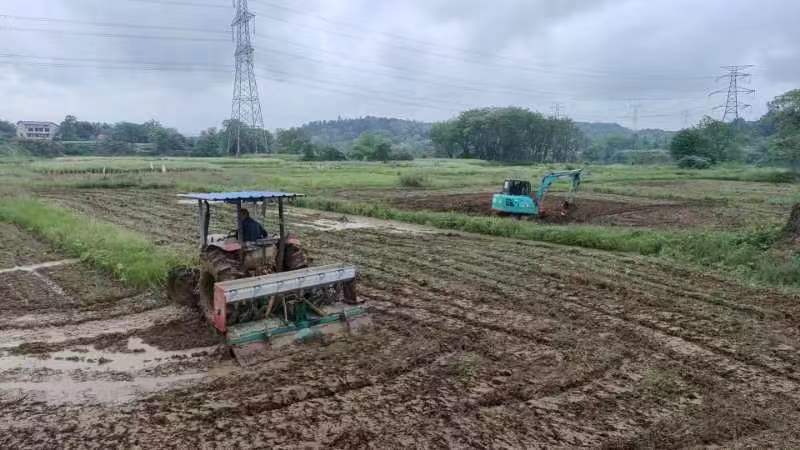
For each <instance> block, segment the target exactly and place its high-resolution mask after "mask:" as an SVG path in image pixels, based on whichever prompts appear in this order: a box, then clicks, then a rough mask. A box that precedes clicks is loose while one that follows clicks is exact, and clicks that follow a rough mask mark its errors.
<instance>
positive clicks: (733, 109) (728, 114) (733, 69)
mask: <svg viewBox="0 0 800 450" xmlns="http://www.w3.org/2000/svg"><path fill="white" fill-rule="evenodd" d="M750 67H753V66H752V65H744V66H722V68H723V69H725V70H727V71H728V73H726V74H725V75H721V76H719V77H718V78H717V81H719V80H722V79H724V78H727V79H728V90H727V93H728V97H727V99H726V100H725V104H724V105H719V106H717V107H715V108H714V109H715V110H717V109H723V110H724V112H723V113H722V121H723V122H725V121H726V120H728V119H729V118H733V120H734V121H736V120H737V119H739V111H744V110H745V109H747V108H749V107H750V105H748V104H745V103H740V102H739V94H753V93H755V92H756V91H755V89H749V88H744V87H741V86H739V85H740V81H741V82H745V81H749V80H750V74H749V73H745V72H744V70H745V69H748V68H750ZM724 92H726V91H725V90H724V89H719V90H716V91H714V92H712V93H710V94H708V95H709V96H712V95H715V94H722V93H724Z"/></svg>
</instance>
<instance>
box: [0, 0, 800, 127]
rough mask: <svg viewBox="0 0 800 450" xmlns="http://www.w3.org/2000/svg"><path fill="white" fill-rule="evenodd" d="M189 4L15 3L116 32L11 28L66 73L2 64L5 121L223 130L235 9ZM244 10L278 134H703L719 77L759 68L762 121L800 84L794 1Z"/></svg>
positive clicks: (431, 3) (362, 4) (10, 9)
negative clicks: (520, 115) (553, 110)
mask: <svg viewBox="0 0 800 450" xmlns="http://www.w3.org/2000/svg"><path fill="white" fill-rule="evenodd" d="M191 1H193V2H196V3H203V4H206V5H208V4H213V5H217V6H219V7H216V8H214V7H200V6H197V7H185V6H177V5H174V4H170V3H169V2H168V1H164V2H158V1H155V2H142V1H133V0H117V1H114V2H108V1H101V0H81V1H67V0H6V1H5V2H3V4H2V5H0V15H2V14H6V15H12V16H13V15H17V16H32V17H50V18H59V19H66V20H71V21H82V22H103V23H114V24H117V25H115V26H104V27H101V26H91V25H87V24H80V23H59V22H47V21H26V20H19V19H14V18H0V38H2V41H0V42H2V44H0V53H2V54H5V55H8V54H16V55H25V56H39V57H53V58H64V59H60V60H59V59H28V58H16V57H15V58H9V57H0V63H9V62H12V63H13V64H1V65H0V117H2V118H4V119H9V120H22V119H47V120H54V121H57V120H60V119H61V118H62V117H63V116H64V115H66V114H76V115H78V116H79V117H81V118H83V119H87V120H95V121H101V120H102V121H109V122H114V121H120V120H133V121H144V120H148V119H151V118H155V119H157V120H159V121H161V122H162V123H164V124H168V125H172V126H177V127H178V128H180V129H181V130H182V131H184V132H187V133H196V132H198V131H199V130H201V129H203V128H206V127H209V126H218V125H219V123H220V122H221V121H222V120H224V119H225V118H226V117H227V116H228V114H229V110H230V96H231V85H232V78H233V77H232V73H231V72H230V71H231V70H232V65H233V56H232V53H233V43H232V42H231V41H230V36H229V34H227V33H226V31H227V30H229V24H230V21H231V18H232V15H233V11H232V8H230V6H229V5H230V3H229V1H227V0H202V1H201V0H191ZM251 8H252V9H253V10H254V11H256V12H257V13H258V14H259V17H258V18H257V25H256V29H257V34H258V37H257V39H256V40H255V45H256V49H257V54H256V58H257V66H258V69H257V71H258V74H259V77H260V79H259V83H260V86H259V87H260V92H261V97H262V103H263V109H264V119H265V122H266V124H267V126H268V127H269V128H276V127H286V126H291V125H296V124H299V123H302V122H303V121H307V120H316V119H326V118H335V117H337V116H346V117H352V116H359V115H366V114H372V115H388V116H398V117H406V118H415V119H420V120H441V119H445V118H448V117H450V116H452V115H454V114H455V113H457V112H458V111H459V110H462V109H465V108H468V107H476V106H486V105H520V106H525V107H529V108H532V109H537V110H540V111H543V112H547V111H549V108H550V106H551V105H552V103H553V102H560V103H562V104H563V105H564V106H565V107H566V110H567V113H568V114H570V115H571V116H573V117H574V118H575V119H577V120H597V121H600V120H603V121H618V122H622V123H626V124H630V121H629V119H627V118H626V117H627V116H629V115H630V111H631V105H634V104H638V105H640V116H641V118H640V122H639V124H640V126H642V127H666V128H677V127H679V126H681V125H682V122H683V115H682V112H683V111H684V110H688V112H689V114H690V118H691V120H693V121H694V120H697V119H699V118H700V117H701V116H702V115H703V114H709V113H710V108H711V107H712V106H713V105H714V104H715V102H717V101H721V99H713V98H712V99H708V97H707V93H708V92H710V91H711V90H714V89H716V88H720V87H724V86H723V84H722V83H719V84H718V83H716V82H715V81H714V79H713V77H714V76H715V75H718V74H720V73H721V69H719V66H721V65H727V64H744V63H752V64H756V65H757V66H756V67H755V68H753V70H752V73H753V75H754V76H753V83H752V86H751V87H753V88H755V89H757V91H758V92H757V95H756V96H755V97H753V98H750V99H748V101H749V102H751V103H753V105H754V110H753V111H752V113H751V117H756V116H757V115H758V114H760V113H763V111H764V104H765V103H766V102H767V101H768V100H769V99H771V98H772V97H774V96H775V95H778V94H780V93H781V92H782V91H784V90H786V89H790V88H793V87H798V86H800V58H798V56H800V27H797V26H796V24H795V21H796V18H797V17H800V3H799V2H795V1H793V0H765V1H762V2H759V3H755V2H746V1H744V0H727V1H725V0H708V1H704V2H696V1H690V0H624V1H613V0H603V1H579V0H569V1H558V2H553V1H549V0H535V1H534V0H498V1H496V2H493V3H487V2H479V1H477V0H463V1H458V2H456V1H452V0H409V1H407V2H375V1H372V0H336V1H334V0H329V1H322V0H317V1H312V2H305V3H303V4H296V3H290V2H286V1H285V0H251ZM123 25H128V26H123ZM146 27H176V28H190V29H197V30H204V31H202V32H199V31H185V30H177V29H152V28H146ZM22 29H35V30H39V31H28V30H22ZM44 30H50V31H44ZM54 30H64V31H68V32H69V33H57V32H54ZM81 33H98V34H104V35H105V36H94V35H86V34H81ZM122 35H128V36H127V37H124V36H122ZM159 36H160V37H161V38H157V39H146V38H147V37H159ZM177 38H182V39H185V40H181V39H177ZM79 59H84V60H85V61H79ZM113 61H138V63H136V64H135V65H134V66H135V70H133V69H132V68H131V67H130V66H131V64H130V63H125V64H122V63H114V62H113ZM143 62H147V63H151V65H149V66H144V65H143ZM23 63H24V64H23ZM33 63H37V64H33ZM153 64H154V65H153ZM169 64H191V65H193V67H194V70H191V71H186V70H182V71H176V70H167V69H175V68H176V66H172V65H169ZM72 66H81V67H72ZM114 67H115V68H114ZM145 68H146V69H150V70H143V69H145ZM183 68H188V67H187V66H183Z"/></svg>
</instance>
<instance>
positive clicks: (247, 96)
mask: <svg viewBox="0 0 800 450" xmlns="http://www.w3.org/2000/svg"><path fill="white" fill-rule="evenodd" d="M233 6H234V8H236V15H235V16H234V18H233V22H232V23H231V28H232V29H233V40H234V42H236V51H235V53H234V56H235V59H236V75H235V78H234V81H233V106H232V107H231V123H230V125H229V126H228V133H229V134H228V151H230V145H231V143H233V145H235V146H236V156H237V157H238V156H239V155H240V154H241V134H242V126H246V127H248V128H250V129H251V130H253V131H254V132H257V133H260V134H262V135H263V139H264V143H265V145H266V143H267V133H266V131H265V130H264V118H263V116H262V115H261V100H259V98H258V83H257V81H256V74H255V66H254V64H253V53H255V50H254V49H253V44H252V42H251V38H252V37H253V36H254V35H255V27H254V20H255V17H256V15H255V14H253V13H252V12H250V10H249V9H248V8H247V0H233ZM259 138H261V136H259Z"/></svg>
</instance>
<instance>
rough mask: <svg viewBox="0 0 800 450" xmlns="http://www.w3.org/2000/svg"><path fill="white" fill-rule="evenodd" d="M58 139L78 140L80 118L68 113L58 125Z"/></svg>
mask: <svg viewBox="0 0 800 450" xmlns="http://www.w3.org/2000/svg"><path fill="white" fill-rule="evenodd" d="M56 139H59V140H62V141H77V140H78V118H77V117H75V116H71V115H68V116H66V117H64V120H63V121H61V125H59V126H58V133H57V134H56Z"/></svg>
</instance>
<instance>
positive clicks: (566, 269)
mask: <svg viewBox="0 0 800 450" xmlns="http://www.w3.org/2000/svg"><path fill="white" fill-rule="evenodd" d="M393 246H395V247H402V248H406V249H410V250H412V251H413V250H414V247H413V246H412V245H409V244H401V245H397V244H393ZM454 252H455V253H451V256H452V255H453V254H456V255H463V252H460V251H459V250H457V249H456V250H454ZM444 254H445V253H443V255H444ZM525 256H526V257H528V258H529V259H531V260H532V261H533V258H531V257H532V256H534V255H525ZM467 258H470V260H469V261H466V260H465V259H464V258H463V257H462V258H461V259H460V260H459V261H460V262H461V263H463V264H468V263H469V262H472V261H473V260H475V259H476V258H483V259H484V260H485V261H486V263H487V264H493V265H497V264H498V261H502V262H503V263H505V264H504V267H503V268H504V269H505V270H507V271H508V272H509V273H513V272H516V271H519V270H525V271H527V272H530V271H529V270H528V269H527V268H526V267H525V265H521V264H519V262H518V261H516V260H513V259H510V257H509V256H508V255H506V254H505V252H500V253H498V254H486V253H485V252H482V254H480V255H474V254H469V255H468V256H467ZM547 261H548V263H555V264H554V265H555V266H556V267H559V268H561V269H562V270H560V271H555V272H554V271H552V270H550V272H551V273H556V274H569V276H572V277H573V278H574V279H575V280H577V281H579V282H581V284H586V283H596V284H599V285H604V286H607V287H609V288H612V287H614V288H615V289H617V290H620V289H622V290H626V292H637V293H639V294H640V295H641V296H644V297H650V298H652V299H653V300H655V301H657V302H658V304H654V305H652V306H657V307H659V308H660V309H672V310H673V311H677V312H678V313H680V314H681V315H685V312H686V311H685V309H682V308H678V305H675V302H674V301H666V300H665V299H664V298H663V297H657V296H653V295H651V294H650V292H648V291H646V290H641V289H638V288H631V287H629V286H627V285H623V286H619V284H620V283H618V281H617V280H613V279H612V278H607V279H605V280H603V279H602V278H599V277H598V278H597V279H589V278H587V277H585V276H583V275H580V272H581V270H583V271H588V272H595V273H597V274H598V275H606V276H608V277H617V279H619V276H623V277H624V276H625V275H624V274H616V273H614V274H612V273H609V272H607V271H605V270H602V269H597V268H594V267H587V266H584V267H575V266H574V265H572V264H570V262H569V261H561V260H558V259H548V260H547ZM528 265H536V266H537V267H538V268H539V269H538V270H540V271H543V270H547V269H546V268H545V267H544V266H543V265H542V264H541V263H538V262H532V263H530V264H528ZM534 274H535V273H534ZM562 276H563V275H562ZM626 281H629V282H630V283H631V284H632V285H636V284H637V283H635V282H634V280H630V279H628V280H626ZM639 284H641V283H639ZM651 287H653V288H659V287H661V286H660V285H651ZM653 291H654V292H661V291H662V290H661V289H653ZM668 293H669V294H675V295H680V297H681V298H679V300H681V301H683V305H684V306H688V307H695V308H696V306H697V305H696V304H694V303H692V302H689V301H685V299H684V298H682V297H684V291H669V292H668ZM689 295H690V296H691V293H690V294H689ZM700 300H701V301H704V302H706V303H709V304H710V306H712V307H729V308H731V309H734V310H736V311H740V312H750V311H752V309H751V308H740V307H738V305H731V304H729V303H724V302H720V301H713V300H708V299H706V298H701V299H700ZM755 315H756V316H757V317H758V318H759V319H763V318H764V315H763V313H760V314H758V313H757V314H755ZM712 316H713V313H712ZM695 317H699V318H702V319H704V320H710V318H711V316H709V315H708V314H706V313H703V315H702V316H695Z"/></svg>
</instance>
